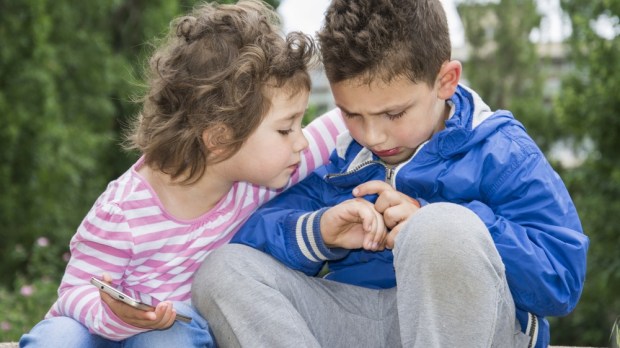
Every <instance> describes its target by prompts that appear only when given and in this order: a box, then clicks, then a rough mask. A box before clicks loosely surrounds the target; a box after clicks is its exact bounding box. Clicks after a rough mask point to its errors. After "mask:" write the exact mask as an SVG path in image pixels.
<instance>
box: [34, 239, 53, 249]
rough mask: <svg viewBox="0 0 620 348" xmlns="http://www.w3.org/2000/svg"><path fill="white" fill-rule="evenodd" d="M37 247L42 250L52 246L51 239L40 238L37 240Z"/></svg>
mask: <svg viewBox="0 0 620 348" xmlns="http://www.w3.org/2000/svg"><path fill="white" fill-rule="evenodd" d="M37 245H38V246H40V247H42V248H45V247H46V246H48V245H50V241H49V239H47V238H45V237H39V238H38V239H37Z"/></svg>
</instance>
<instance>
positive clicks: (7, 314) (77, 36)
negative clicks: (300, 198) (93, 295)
mask: <svg viewBox="0 0 620 348" xmlns="http://www.w3.org/2000/svg"><path fill="white" fill-rule="evenodd" d="M223 2H228V3H233V2H235V1H223ZM267 2H269V3H270V4H271V5H272V6H274V7H277V5H278V4H279V1H277V0H276V1H267ZM197 3H198V1H197V0H177V1H174V0H148V1H147V0H109V1H94V2H93V1H86V2H80V1H71V0H56V1H50V0H20V1H4V0H0V42H2V49H0V120H1V124H2V127H0V145H1V146H0V240H2V243H0V255H2V256H1V257H2V262H0V313H1V314H0V341H7V340H17V339H18V338H19V336H20V335H21V333H23V332H25V331H27V330H28V329H29V328H30V327H32V325H34V324H35V323H36V322H38V321H39V320H40V319H42V317H43V315H44V314H45V312H47V310H48V309H49V307H50V305H51V303H52V302H53V301H54V299H55V297H56V289H57V288H58V284H59V281H60V278H61V276H62V273H63V271H64V268H65V265H66V260H67V252H68V245H69V240H70V238H71V236H72V235H73V234H74V233H75V229H76V228H77V226H78V225H79V223H80V221H81V220H82V218H83V217H84V216H85V214H86V213H87V211H88V209H89V208H90V207H91V206H92V204H93V202H94V201H95V199H96V198H97V196H98V195H99V194H100V193H101V192H103V190H104V189H105V186H106V185H107V183H108V182H109V181H110V180H113V179H114V178H116V177H117V176H118V175H120V174H121V173H123V172H124V171H126V170H127V168H128V167H129V166H130V165H131V164H132V163H133V162H134V161H135V160H136V158H137V155H136V154H128V153H125V152H123V151H122V150H121V148H120V146H119V143H120V141H121V134H122V130H123V127H124V126H125V125H126V124H127V121H128V120H129V119H130V118H131V117H134V115H135V114H136V113H137V112H138V109H139V105H136V104H135V103H134V102H133V101H132V100H133V99H134V98H135V97H136V96H139V95H141V94H142V92H143V87H142V82H141V76H142V72H143V67H144V64H145V59H146V58H147V57H148V55H149V54H150V53H151V51H152V47H153V44H155V43H156V39H157V38H159V37H162V36H163V35H164V34H165V33H166V32H167V30H168V28H169V23H170V21H171V20H172V19H173V18H174V17H176V16H177V15H180V14H182V13H185V12H187V11H189V10H190V9H191V8H192V7H193V6H194V5H195V4H197ZM42 240H45V241H46V242H45V243H44V244H46V247H45V248H43V247H41V246H40V245H38V244H37V243H38V242H37V241H42Z"/></svg>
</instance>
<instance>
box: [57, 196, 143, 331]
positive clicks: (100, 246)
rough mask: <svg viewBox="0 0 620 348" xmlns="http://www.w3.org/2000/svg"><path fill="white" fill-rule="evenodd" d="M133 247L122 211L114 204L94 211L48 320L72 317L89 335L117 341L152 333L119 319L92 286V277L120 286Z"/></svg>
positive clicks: (87, 219) (75, 239) (73, 242)
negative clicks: (104, 275) (51, 317)
mask: <svg viewBox="0 0 620 348" xmlns="http://www.w3.org/2000/svg"><path fill="white" fill-rule="evenodd" d="M131 245H132V239H131V233H130V232H129V226H128V225H127V223H126V222H125V219H124V215H123V214H122V212H121V211H120V209H118V208H117V207H116V206H114V205H110V204H106V205H102V206H97V207H94V208H93V209H92V210H91V211H90V212H89V213H88V215H87V216H86V217H85V218H84V221H83V222H82V224H81V225H80V227H79V228H78V231H77V233H76V235H75V236H74V237H73V239H72V240H71V259H70V260H69V263H68V265H67V268H66V270H65V274H64V275H63V278H62V282H61V284H60V288H59V289H58V294H59V297H58V300H57V301H56V303H54V305H53V306H52V308H51V309H50V312H49V313H48V316H67V317H71V318H73V319H75V320H77V321H79V322H80V323H82V324H83V325H84V326H86V327H87V328H88V330H89V332H91V333H94V334H97V335H100V336H102V337H105V338H108V339H111V340H115V341H118V340H122V339H125V338H128V337H131V336H133V335H135V334H138V333H141V332H145V331H148V330H146V329H142V328H137V327H134V326H131V325H129V324H127V323H125V322H124V321H122V320H121V319H120V318H118V317H117V316H116V315H115V314H114V312H112V310H111V309H110V308H109V307H108V306H107V305H106V304H105V303H104V302H103V301H102V299H101V297H100V295H99V291H98V289H97V288H96V287H95V286H93V285H92V284H90V278H91V277H93V276H94V277H97V278H101V277H102V275H103V273H108V274H109V275H110V276H111V277H112V280H113V282H115V283H119V279H120V278H121V277H122V275H123V273H124V270H125V269H126V267H127V265H128V263H129V260H130V259H131Z"/></svg>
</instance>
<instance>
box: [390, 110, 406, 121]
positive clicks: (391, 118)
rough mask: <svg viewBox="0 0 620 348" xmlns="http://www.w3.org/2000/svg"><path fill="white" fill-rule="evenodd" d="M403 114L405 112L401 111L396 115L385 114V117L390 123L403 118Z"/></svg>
mask: <svg viewBox="0 0 620 348" xmlns="http://www.w3.org/2000/svg"><path fill="white" fill-rule="evenodd" d="M404 114H405V112H404V111H402V112H399V113H397V114H385V117H387V118H388V119H389V120H390V121H393V120H395V119H397V118H401V117H403V115H404Z"/></svg>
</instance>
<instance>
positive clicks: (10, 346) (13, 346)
mask: <svg viewBox="0 0 620 348" xmlns="http://www.w3.org/2000/svg"><path fill="white" fill-rule="evenodd" d="M18 347H19V345H17V342H0V348H18ZM549 348H596V347H576V346H570V347H569V346H549Z"/></svg>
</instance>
